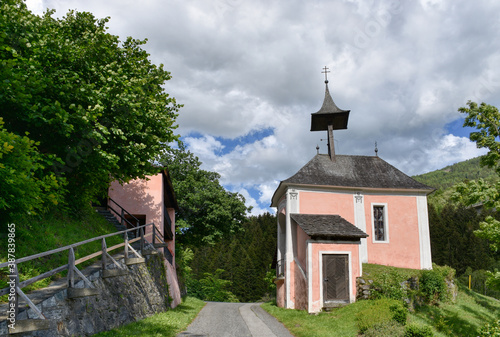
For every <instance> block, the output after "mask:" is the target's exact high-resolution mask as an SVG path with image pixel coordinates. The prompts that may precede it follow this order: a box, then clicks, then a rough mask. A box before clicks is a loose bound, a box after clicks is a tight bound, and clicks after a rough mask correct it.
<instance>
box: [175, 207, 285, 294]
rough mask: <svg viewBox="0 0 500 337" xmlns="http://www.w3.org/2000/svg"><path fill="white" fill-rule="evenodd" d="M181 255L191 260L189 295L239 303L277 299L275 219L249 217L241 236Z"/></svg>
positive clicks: (233, 236) (188, 270)
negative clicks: (265, 298) (274, 297)
mask: <svg viewBox="0 0 500 337" xmlns="http://www.w3.org/2000/svg"><path fill="white" fill-rule="evenodd" d="M182 254H183V255H184V257H187V258H188V260H189V265H188V268H187V272H185V273H184V276H185V278H186V280H185V281H186V285H187V291H188V293H189V294H190V295H193V296H196V297H199V298H203V299H206V300H219V301H220V300H233V301H235V300H238V301H240V302H249V301H258V300H260V299H262V298H264V297H268V296H274V289H273V287H272V286H273V284H274V283H273V282H272V281H273V279H274V277H275V271H274V269H272V264H273V260H274V259H275V256H276V216H275V215H272V214H269V213H265V214H263V215H259V216H252V217H249V218H248V220H247V221H246V222H245V223H244V224H243V226H242V229H241V230H240V231H239V232H238V233H236V234H234V235H232V236H230V237H228V238H225V239H222V240H221V241H219V242H218V243H216V244H214V245H212V246H210V245H206V246H202V247H198V248H193V249H192V255H190V254H188V255H190V256H186V252H183V253H182ZM233 295H234V296H233Z"/></svg>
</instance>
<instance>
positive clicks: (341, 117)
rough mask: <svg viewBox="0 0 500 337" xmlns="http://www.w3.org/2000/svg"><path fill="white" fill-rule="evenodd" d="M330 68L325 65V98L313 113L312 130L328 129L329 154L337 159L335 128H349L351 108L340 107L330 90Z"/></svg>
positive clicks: (333, 158)
mask: <svg viewBox="0 0 500 337" xmlns="http://www.w3.org/2000/svg"><path fill="white" fill-rule="evenodd" d="M329 72H330V71H328V68H327V67H326V66H325V67H324V68H323V71H322V73H323V74H325V87H326V89H325V99H324V100H323V106H321V109H319V111H318V112H315V113H312V114H311V131H325V130H326V131H327V134H328V138H327V139H328V155H329V156H330V159H331V160H332V161H333V160H335V144H334V142H333V130H345V129H347V122H348V120H349V112H350V111H351V110H342V109H339V107H338V106H337V105H335V102H334V101H333V99H332V96H331V95H330V91H329V90H328V73H329Z"/></svg>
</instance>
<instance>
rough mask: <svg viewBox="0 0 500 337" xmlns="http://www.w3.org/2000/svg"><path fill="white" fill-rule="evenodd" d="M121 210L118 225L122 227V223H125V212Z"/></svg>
mask: <svg viewBox="0 0 500 337" xmlns="http://www.w3.org/2000/svg"><path fill="white" fill-rule="evenodd" d="M120 208H121V207H120ZM121 209H122V212H121V215H120V223H121V225H122V226H123V223H124V222H125V211H124V209H123V208H121Z"/></svg>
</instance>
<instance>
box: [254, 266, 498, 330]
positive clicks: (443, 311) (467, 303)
mask: <svg viewBox="0 0 500 337" xmlns="http://www.w3.org/2000/svg"><path fill="white" fill-rule="evenodd" d="M363 269H364V270H365V271H366V270H369V272H370V279H372V278H373V279H376V278H377V277H378V275H382V274H384V273H385V274H390V273H391V272H393V271H394V270H395V269H398V273H399V274H401V275H407V276H408V277H409V276H411V275H413V274H415V271H414V270H411V269H399V268H392V267H384V266H376V265H364V267H363ZM378 303H380V302H377V301H373V300H362V301H358V302H355V303H353V304H350V305H348V306H345V307H343V308H337V309H334V310H332V311H331V312H325V313H319V314H318V315H309V314H308V313H307V312H306V311H300V310H288V309H282V308H278V307H276V305H274V304H271V303H265V304H263V305H262V307H263V308H264V309H265V310H267V311H268V312H269V313H270V314H271V315H273V316H275V317H276V318H277V319H278V320H279V321H280V322H282V323H283V324H284V325H285V326H286V327H287V328H288V329H289V330H290V332H291V333H292V334H294V335H295V336H297V337H313V336H318V337H320V336H329V335H331V333H332V331H335V336H357V335H358V332H359V331H358V326H357V320H356V314H358V313H360V312H362V311H364V312H366V310H367V309H368V308H370V306H377V305H378ZM494 319H500V301H498V300H496V299H494V298H491V297H487V296H482V295H479V294H477V293H475V292H473V291H469V290H468V289H461V290H460V291H459V294H458V297H457V299H456V301H455V302H454V303H451V302H449V303H440V304H439V306H423V307H421V308H419V309H418V310H417V311H416V312H414V313H411V314H410V317H409V322H408V323H417V324H421V325H428V326H431V327H432V329H433V330H434V334H435V336H476V335H477V332H478V330H479V329H480V328H481V327H482V326H483V325H484V324H485V323H488V322H491V321H493V320H494Z"/></svg>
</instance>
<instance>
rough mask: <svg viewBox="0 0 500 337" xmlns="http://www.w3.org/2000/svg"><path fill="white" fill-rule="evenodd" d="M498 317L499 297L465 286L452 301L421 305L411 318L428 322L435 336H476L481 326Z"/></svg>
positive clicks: (420, 321)
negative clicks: (488, 295) (482, 293)
mask: <svg viewBox="0 0 500 337" xmlns="http://www.w3.org/2000/svg"><path fill="white" fill-rule="evenodd" d="M496 319H500V301H498V300H496V299H494V298H492V297H487V296H483V295H480V294H478V293H475V292H473V291H470V290H468V289H461V290H460V291H459V292H458V296H457V299H456V301H455V303H451V302H449V303H441V304H440V305H439V306H424V307H421V308H420V309H419V310H417V311H416V312H415V313H414V314H411V320H413V321H415V322H418V323H421V324H426V325H431V326H433V328H434V329H435V335H436V336H477V333H478V331H479V329H480V328H481V327H483V326H484V325H485V324H486V323H491V322H492V321H493V320H496Z"/></svg>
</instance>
